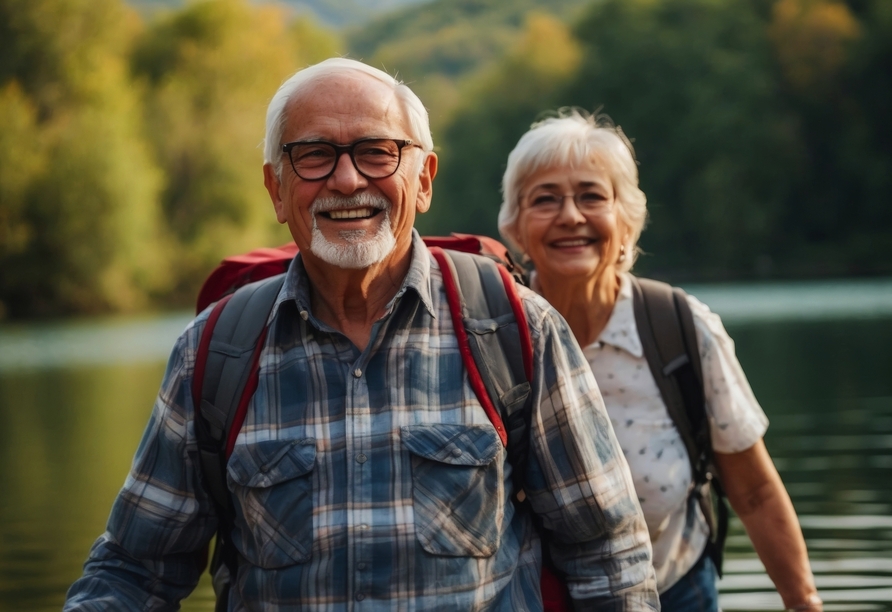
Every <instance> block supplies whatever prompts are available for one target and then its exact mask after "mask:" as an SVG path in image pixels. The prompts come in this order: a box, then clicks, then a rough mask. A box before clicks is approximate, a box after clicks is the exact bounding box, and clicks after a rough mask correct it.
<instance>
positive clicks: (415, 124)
mask: <svg viewBox="0 0 892 612" xmlns="http://www.w3.org/2000/svg"><path fill="white" fill-rule="evenodd" d="M347 71H354V72H361V73H363V74H366V75H368V76H370V77H372V78H373V79H375V80H378V81H380V82H382V83H384V84H385V85H389V86H391V87H393V91H394V94H395V95H396V98H397V100H399V102H400V104H402V106H403V110H404V111H405V113H406V116H407V117H408V119H409V130H410V134H411V136H412V139H413V140H414V141H415V142H417V143H418V144H420V145H421V146H422V148H423V149H424V150H425V151H427V152H430V151H433V149H434V141H433V138H432V137H431V128H430V120H429V118H428V114H427V109H426V108H424V104H422V103H421V100H420V99H419V98H418V96H416V95H415V92H413V91H412V90H411V89H409V87H408V86H407V85H406V84H405V83H403V82H401V81H398V80H397V79H395V78H393V77H392V76H390V75H389V74H387V73H386V72H384V71H383V70H378V69H377V68H372V67H371V66H369V65H368V64H363V63H362V62H359V61H356V60H353V59H347V58H345V57H332V58H329V59H327V60H324V61H322V62H319V63H318V64H314V65H312V66H309V67H307V68H304V69H302V70H298V71H297V72H296V73H294V74H293V75H291V77H290V78H289V79H288V80H287V81H285V82H284V83H282V86H281V87H279V90H278V91H277V92H276V94H275V95H274V96H273V99H272V100H270V103H269V107H268V108H267V110H266V137H265V138H264V140H263V161H264V163H268V164H272V166H273V168H275V171H276V176H277V177H279V178H280V179H281V178H282V144H283V143H282V134H283V132H284V131H285V122H286V116H285V109H286V108H287V107H288V102H289V101H290V100H291V98H292V97H294V95H295V94H297V93H298V92H300V91H302V90H303V88H304V87H306V86H307V85H309V84H311V83H312V81H313V80H315V79H317V78H318V77H322V76H328V75H331V74H335V73H338V72H347ZM421 161H422V162H423V161H424V160H423V158H422V160H421ZM419 166H420V164H419ZM419 171H420V167H419Z"/></svg>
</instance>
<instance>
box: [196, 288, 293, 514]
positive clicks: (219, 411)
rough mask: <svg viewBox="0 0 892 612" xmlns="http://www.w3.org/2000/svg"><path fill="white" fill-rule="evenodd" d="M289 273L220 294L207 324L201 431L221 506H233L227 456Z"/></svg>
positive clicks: (199, 395)
mask: <svg viewBox="0 0 892 612" xmlns="http://www.w3.org/2000/svg"><path fill="white" fill-rule="evenodd" d="M284 279H285V275H284V274H279V275H277V276H272V277H270V278H266V279H263V280H261V281H257V282H254V283H251V284H248V285H245V286H244V287H242V288H240V289H239V290H238V291H236V292H235V293H233V294H232V295H229V296H227V297H226V298H224V299H222V300H220V301H219V302H218V303H217V305H216V306H215V307H214V309H213V310H212V311H211V314H210V316H209V317H208V321H207V323H206V324H205V327H204V329H203V330H202V334H201V340H200V342H199V347H198V353H197V355H196V359H195V374H194V377H193V384H192V398H193V402H194V403H195V413H196V419H195V427H196V431H195V435H196V437H197V439H198V447H199V453H200V457H201V469H202V473H203V475H204V479H205V485H206V487H207V489H208V492H209V493H210V494H211V496H212V497H213V498H214V501H215V502H216V503H217V504H218V506H219V507H220V508H224V509H225V508H228V507H229V503H230V502H229V494H228V492H227V490H226V478H225V472H224V470H225V465H226V459H227V457H228V455H229V453H230V452H231V451H232V446H233V444H234V442H235V437H236V436H237V434H238V431H239V430H240V429H241V421H243V420H244V417H245V410H246V409H247V406H248V402H249V401H250V398H251V395H252V394H253V393H254V389H255V388H256V385H257V371H256V370H257V362H258V359H259V358H260V351H261V348H262V346H263V341H264V340H265V339H266V330H267V326H266V321H267V319H268V318H269V313H270V311H271V310H272V307H273V303H274V302H275V300H276V296H277V295H278V294H279V290H280V289H281V288H282V284H283V283H284ZM239 419H240V420H239ZM236 420H239V422H238V423H237V424H236V423H235V421H236Z"/></svg>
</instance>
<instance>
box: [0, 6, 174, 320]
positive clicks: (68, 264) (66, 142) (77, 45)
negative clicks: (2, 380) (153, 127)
mask: <svg viewBox="0 0 892 612" xmlns="http://www.w3.org/2000/svg"><path fill="white" fill-rule="evenodd" d="M0 15H2V18H0V21H2V22H3V23H4V26H3V27H4V28H5V32H4V34H5V36H3V37H2V40H3V42H2V47H3V53H0V55H3V57H4V61H3V63H2V67H0V87H2V88H3V90H2V91H3V94H2V96H0V98H2V101H0V104H2V105H3V106H4V107H5V108H4V110H9V112H10V114H9V115H7V114H6V113H4V115H3V117H2V119H0V140H3V141H4V142H8V143H9V146H11V147H13V148H12V149H9V150H7V151H4V154H3V155H4V157H7V158H8V159H4V160H3V161H4V170H3V176H2V177H0V181H2V183H3V186H2V187H0V191H2V194H3V199H2V201H0V219H6V220H7V221H8V223H7V228H6V229H7V230H8V231H9V232H10V236H12V238H13V239H12V240H11V242H10V243H9V244H7V245H6V247H5V248H2V249H0V267H2V268H3V270H4V274H3V276H2V280H0V302H2V303H3V304H4V310H6V311H8V313H9V314H10V315H11V316H40V315H53V314H63V313H68V312H93V311H103V310H110V309H116V310H126V309H135V308H139V307H142V306H144V305H145V304H146V303H147V300H148V299H149V297H150V296H151V295H152V294H154V293H156V292H159V291H162V290H163V289H164V284H165V282H166V275H165V271H166V262H165V258H164V256H163V245H162V244H161V243H160V242H159V239H160V233H159V231H158V230H159V228H158V221H159V220H160V219H159V216H158V214H157V213H158V210H157V193H158V184H159V174H158V170H157V167H156V166H155V165H154V164H153V162H152V160H151V158H149V157H148V155H147V152H146V150H145V147H144V145H143V142H142V140H141V134H140V131H141V108H140V105H139V101H138V99H137V97H136V96H135V94H134V92H133V91H132V89H131V87H130V83H129V79H128V71H127V66H126V63H125V61H124V59H125V56H126V51H127V47H128V44H129V40H130V39H131V37H132V34H133V32H134V28H135V27H136V26H137V25H138V21H137V20H136V19H135V17H134V15H133V14H132V13H131V12H129V11H128V10H127V9H126V8H125V7H124V6H123V5H122V4H120V2H118V1H117V0H95V1H94V0H36V1H35V2H29V3H22V2H12V1H5V0H4V1H3V2H2V3H0ZM49 15H52V16H53V18H52V19H49V18H48V16H49ZM7 164H8V165H7Z"/></svg>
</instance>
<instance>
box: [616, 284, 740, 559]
mask: <svg viewBox="0 0 892 612" xmlns="http://www.w3.org/2000/svg"><path fill="white" fill-rule="evenodd" d="M631 279H632V296H633V305H634V310H635V323H636V325H637V327H638V335H639V337H640V338H641V345H642V348H643V350H644V356H645V358H646V359H647V363H648V365H649V366H650V371H651V374H653V377H654V381H655V382H656V383H657V387H658V388H659V390H660V395H661V396H662V398H663V402H664V403H665V404H666V409H667V410H668V412H669V416H670V417H671V418H672V422H673V423H674V424H675V427H676V429H677V430H678V433H679V435H680V436H681V439H682V441H683V442H684V445H685V449H686V450H687V452H688V458H689V459H690V462H691V476H692V478H693V480H694V485H695V486H694V493H695V495H696V496H697V497H698V501H699V502H700V508H701V509H702V511H703V514H704V516H705V517H706V520H707V522H708V523H709V529H710V532H711V539H710V542H709V545H708V547H707V550H708V552H709V554H710V556H711V557H712V559H713V561H714V562H715V565H716V568H717V569H718V571H719V575H721V573H722V552H723V548H724V542H725V538H726V536H727V530H728V508H727V505H726V504H725V501H724V491H723V490H722V487H721V483H720V482H719V479H718V474H717V472H716V470H715V466H714V464H713V450H712V438H711V435H710V430H709V419H708V417H707V415H706V402H705V399H704V397H703V369H702V364H701V362H700V352H699V348H698V345H697V332H696V328H695V326H694V315H693V313H692V312H691V307H690V305H689V304H688V301H687V294H685V292H684V291H682V290H681V289H678V288H677V287H676V288H673V287H671V286H670V285H667V284H666V283H661V282H659V281H654V280H649V279H645V278H640V279H639V278H636V277H634V276H632V277H631Z"/></svg>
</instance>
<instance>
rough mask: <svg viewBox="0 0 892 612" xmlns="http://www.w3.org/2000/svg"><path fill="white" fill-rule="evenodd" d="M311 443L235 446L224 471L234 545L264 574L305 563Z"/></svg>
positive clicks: (309, 537) (310, 512)
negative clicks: (232, 500) (233, 507)
mask: <svg viewBox="0 0 892 612" xmlns="http://www.w3.org/2000/svg"><path fill="white" fill-rule="evenodd" d="M315 465H316V440H315V439H314V438H304V439H302V440H268V441H265V442H258V443H256V444H246V445H243V446H236V448H235V450H234V451H233V453H232V456H231V457H230V458H229V463H228V465H227V468H226V472H227V477H228V478H227V479H228V481H229V488H230V490H231V491H232V494H233V496H234V497H235V500H236V504H235V505H236V531H235V533H234V534H233V535H234V537H233V542H234V543H235V545H236V547H237V548H238V549H239V552H241V553H242V554H243V555H244V556H245V558H246V559H248V561H249V562H251V563H252V564H254V565H258V566H260V567H263V568H266V569H272V568H277V567H285V566H288V565H294V564H295V563H302V562H305V561H308V560H309V559H310V555H311V552H312V548H313V468H314V467H315Z"/></svg>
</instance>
